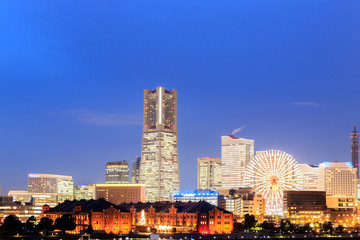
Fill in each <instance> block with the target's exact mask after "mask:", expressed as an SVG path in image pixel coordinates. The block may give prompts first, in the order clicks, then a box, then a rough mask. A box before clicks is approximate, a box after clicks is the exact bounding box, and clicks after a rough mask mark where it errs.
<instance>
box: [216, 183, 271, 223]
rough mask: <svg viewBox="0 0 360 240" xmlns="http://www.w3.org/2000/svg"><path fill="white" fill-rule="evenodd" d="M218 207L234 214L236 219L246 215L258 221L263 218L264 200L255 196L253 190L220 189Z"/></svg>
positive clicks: (259, 196) (257, 195)
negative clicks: (252, 216)
mask: <svg viewBox="0 0 360 240" xmlns="http://www.w3.org/2000/svg"><path fill="white" fill-rule="evenodd" d="M219 193H220V194H223V195H221V197H220V199H219V207H222V208H224V209H226V210H227V211H230V212H232V213H233V214H234V217H235V218H237V219H243V218H244V217H245V215H246V214H249V215H254V216H255V218H256V219H257V220H258V221H263V220H264V216H265V199H264V198H263V197H262V196H261V195H259V194H256V193H255V191H254V189H253V188H239V189H222V190H219Z"/></svg>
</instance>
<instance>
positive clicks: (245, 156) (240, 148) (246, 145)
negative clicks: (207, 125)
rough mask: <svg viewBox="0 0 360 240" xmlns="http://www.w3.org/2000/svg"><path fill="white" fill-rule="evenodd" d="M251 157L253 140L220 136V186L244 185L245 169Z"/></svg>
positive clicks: (237, 186) (233, 186)
mask: <svg viewBox="0 0 360 240" xmlns="http://www.w3.org/2000/svg"><path fill="white" fill-rule="evenodd" d="M253 157H254V140H248V139H244V138H235V137H234V136H232V135H230V136H222V137H221V160H222V169H221V171H222V188H235V189H236V188H239V187H244V181H243V180H244V173H245V169H246V166H247V165H248V163H249V162H250V160H251V159H253Z"/></svg>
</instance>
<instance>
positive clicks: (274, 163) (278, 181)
mask: <svg viewBox="0 0 360 240" xmlns="http://www.w3.org/2000/svg"><path fill="white" fill-rule="evenodd" d="M247 170H248V171H247V172H246V176H245V182H246V184H247V185H248V186H250V187H253V188H254V189H255V191H256V192H257V193H259V194H261V195H262V196H263V197H264V198H265V200H266V210H265V212H266V214H268V215H274V214H275V215H282V213H283V212H282V211H283V210H282V205H283V203H282V201H283V200H282V198H283V192H284V190H300V189H301V186H302V176H301V172H300V168H299V167H298V165H297V162H296V160H295V159H294V158H293V157H292V156H291V155H289V154H287V153H285V152H282V151H278V150H268V151H264V152H258V153H257V154H256V156H255V157H254V159H253V160H252V161H250V163H249V165H248V169H247Z"/></svg>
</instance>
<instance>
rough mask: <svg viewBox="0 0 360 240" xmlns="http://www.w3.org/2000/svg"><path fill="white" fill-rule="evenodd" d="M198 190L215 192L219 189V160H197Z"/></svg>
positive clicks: (208, 158)
mask: <svg viewBox="0 0 360 240" xmlns="http://www.w3.org/2000/svg"><path fill="white" fill-rule="evenodd" d="M197 188H198V189H210V190H215V189H219V188H221V159H220V158H214V157H201V158H198V181H197Z"/></svg>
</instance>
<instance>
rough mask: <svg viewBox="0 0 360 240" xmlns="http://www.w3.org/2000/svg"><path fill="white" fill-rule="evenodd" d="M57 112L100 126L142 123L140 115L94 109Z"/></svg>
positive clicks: (81, 121) (78, 120)
mask: <svg viewBox="0 0 360 240" xmlns="http://www.w3.org/2000/svg"><path fill="white" fill-rule="evenodd" d="M56 114H61V115H69V116H74V117H75V120H76V121H77V122H80V123H84V124H89V125H98V126H129V125H142V121H141V119H140V117H138V116H135V115H128V114H117V113H101V112H97V111H94V110H86V109H74V110H65V111H62V112H59V113H56Z"/></svg>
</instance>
